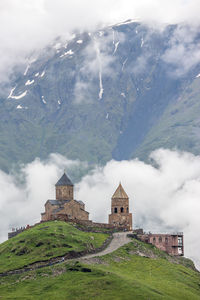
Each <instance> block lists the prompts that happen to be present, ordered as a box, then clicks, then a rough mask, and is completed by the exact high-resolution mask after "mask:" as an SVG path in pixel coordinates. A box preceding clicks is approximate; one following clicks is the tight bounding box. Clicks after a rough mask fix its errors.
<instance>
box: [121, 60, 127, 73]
mask: <svg viewBox="0 0 200 300" xmlns="http://www.w3.org/2000/svg"><path fill="white" fill-rule="evenodd" d="M127 60H128V58H126V59H125V61H123V63H122V71H124V66H125V64H126V62H127Z"/></svg>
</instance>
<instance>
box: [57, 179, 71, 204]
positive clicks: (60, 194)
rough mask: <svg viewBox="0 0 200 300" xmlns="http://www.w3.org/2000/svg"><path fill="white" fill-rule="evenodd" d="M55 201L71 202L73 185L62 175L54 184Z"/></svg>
mask: <svg viewBox="0 0 200 300" xmlns="http://www.w3.org/2000/svg"><path fill="white" fill-rule="evenodd" d="M55 186H56V200H73V199H74V185H73V183H72V182H71V180H70V179H69V178H68V177H67V175H66V174H65V173H64V174H63V176H62V177H61V178H60V179H59V180H58V182H57V183H56V185H55Z"/></svg>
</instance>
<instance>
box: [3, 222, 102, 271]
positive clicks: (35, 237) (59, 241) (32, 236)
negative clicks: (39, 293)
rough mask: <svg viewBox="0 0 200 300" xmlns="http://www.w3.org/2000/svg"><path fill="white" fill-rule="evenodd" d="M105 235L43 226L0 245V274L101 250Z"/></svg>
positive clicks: (52, 224)
mask: <svg viewBox="0 0 200 300" xmlns="http://www.w3.org/2000/svg"><path fill="white" fill-rule="evenodd" d="M107 237H108V235H107V234H103V233H99V234H97V233H93V232H90V233H88V232H84V231H80V230H78V229H77V228H75V227H74V226H73V224H69V223H65V222H61V221H54V222H46V223H42V224H39V225H36V226H35V227H33V228H31V229H29V230H26V231H24V232H22V233H21V234H19V235H17V236H16V237H14V238H12V239H10V240H8V241H6V242H4V243H3V244H1V245H0V273H2V272H5V271H8V270H12V269H17V268H22V267H24V266H26V265H28V264H31V263H34V262H38V261H45V260H49V259H51V258H53V257H56V256H62V255H65V254H67V253H68V254H73V253H74V252H75V253H77V252H81V251H85V250H88V251H91V250H94V249H95V248H98V247H100V246H102V244H103V242H104V241H105V240H106V239H107Z"/></svg>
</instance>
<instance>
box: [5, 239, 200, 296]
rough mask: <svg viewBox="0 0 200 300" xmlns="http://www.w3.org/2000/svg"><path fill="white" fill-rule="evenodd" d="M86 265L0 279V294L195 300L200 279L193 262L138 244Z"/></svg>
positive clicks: (78, 263)
mask: <svg viewBox="0 0 200 300" xmlns="http://www.w3.org/2000/svg"><path fill="white" fill-rule="evenodd" d="M87 262H88V264H87V265H86V264H85V263H84V261H83V260H81V259H79V261H78V260H77V259H75V260H73V261H68V262H64V263H62V264H59V265H55V266H51V267H46V268H42V269H38V270H35V271H31V272H27V273H24V274H21V275H12V276H8V277H3V278H1V279H0V295H1V297H2V299H20V300H21V299H26V300H29V299H30V300H46V299H48V300H68V299H70V300H90V299H95V300H96V299H97V300H104V299H106V300H119V299H123V300H129V299H130V300H132V299H151V300H152V299H180V300H183V299H188V300H195V299H200V275H199V273H198V272H197V271H195V270H193V269H192V268H193V264H192V262H190V261H189V260H188V259H184V258H173V257H171V256H169V255H167V254H165V253H164V252H162V251H160V250H158V249H156V248H155V247H154V246H152V245H147V244H144V243H142V242H139V241H137V240H133V241H132V242H131V243H129V244H127V245H125V246H123V247H121V248H119V249H118V250H117V251H115V252H113V253H111V254H108V255H105V256H104V257H99V258H98V259H97V258H92V259H90V261H87ZM184 265H188V266H189V267H186V266H184Z"/></svg>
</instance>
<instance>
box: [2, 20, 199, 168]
mask: <svg viewBox="0 0 200 300" xmlns="http://www.w3.org/2000/svg"><path fill="white" fill-rule="evenodd" d="M184 30H185V31H186V30H188V32H189V29H185V27H184V25H182V27H180V26H177V25H169V26H166V27H165V28H163V29H162V30H156V29H155V28H154V29H152V28H150V27H148V26H146V25H144V24H140V23H137V22H134V21H131V20H130V21H126V22H124V23H120V24H116V25H114V26H110V27H106V28H103V29H101V30H99V31H96V32H84V33H76V34H74V35H73V36H72V38H71V39H69V40H67V41H63V39H59V38H58V39H57V40H56V41H55V42H54V43H53V44H52V45H49V47H47V48H46V49H44V50H43V51H42V52H41V53H40V55H39V56H37V57H36V58H35V59H34V60H30V62H29V64H28V65H27V66H26V70H25V72H24V74H19V73H17V74H15V80H13V81H12V83H11V85H12V88H11V89H10V91H9V93H7V94H6V95H4V96H1V99H0V132H1V134H0V167H1V169H3V170H5V171H8V170H9V168H10V167H11V166H12V165H13V164H16V163H20V162H23V163H27V162H30V161H31V160H33V159H34V158H35V157H40V158H46V157H47V155H48V154H49V153H52V152H57V153H60V154H63V155H66V156H67V157H68V158H70V159H77V158H79V159H80V160H85V161H88V162H89V164H95V163H100V164H104V163H105V162H107V161H108V160H110V159H112V158H114V159H117V160H122V159H129V158H133V157H136V156H137V157H139V158H142V159H146V158H147V156H148V154H149V153H150V152H151V151H152V150H154V149H156V148H158V147H166V148H178V149H181V150H186V151H190V152H193V153H195V154H199V153H200V152H199V149H200V142H199V126H200V122H199V112H200V105H199V101H198V100H199V89H200V87H199V86H200V85H199V80H200V77H199V72H200V64H199V63H198V61H196V62H195V63H193V64H192V63H191V64H189V63H188V64H186V62H185V60H186V58H187V59H188V57H187V56H186V54H187V53H186V54H185V56H184V55H183V60H181V58H180V57H178V59H177V63H178V65H177V63H176V62H175V58H174V56H173V55H175V57H176V56H177V54H176V49H179V48H180V47H181V46H183V45H182V43H183V42H184V43H186V46H187V47H188V48H189V46H190V44H189V42H187V41H182V36H181V34H180V32H182V31H183V32H184ZM189 33H190V32H189ZM188 39H189V38H188ZM191 39H192V43H193V44H192V45H193V47H194V46H195V45H198V43H199V39H200V38H199V35H198V34H197V35H196V36H195V37H193V38H192V37H191ZM174 40H175V41H174ZM187 43H188V44H187ZM187 47H186V48H187ZM189 49H190V48H189ZM185 51H186V50H185ZM174 52H175V54H174ZM186 52H187V51H186ZM172 54H173V55H172ZM189 54H190V53H189ZM191 55H192V53H191ZM191 61H193V60H192V57H191ZM188 65H189V66H188ZM1 94H2V93H1Z"/></svg>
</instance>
